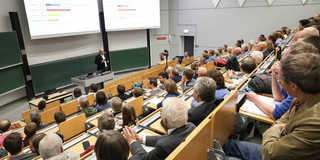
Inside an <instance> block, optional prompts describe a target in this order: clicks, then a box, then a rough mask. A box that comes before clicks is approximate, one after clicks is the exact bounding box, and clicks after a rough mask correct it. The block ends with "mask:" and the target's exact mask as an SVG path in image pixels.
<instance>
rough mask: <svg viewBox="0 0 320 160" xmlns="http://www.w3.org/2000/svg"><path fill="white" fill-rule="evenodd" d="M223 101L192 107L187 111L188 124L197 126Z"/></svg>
mask: <svg viewBox="0 0 320 160" xmlns="http://www.w3.org/2000/svg"><path fill="white" fill-rule="evenodd" d="M221 101H223V99H220V100H217V99H216V100H213V101H209V102H204V103H203V104H201V105H200V106H197V107H193V108H191V109H189V111H188V122H191V123H193V124H194V125H196V126H198V125H199V124H200V123H201V122H202V121H203V120H204V119H205V118H206V117H207V116H208V115H209V114H210V113H211V112H212V111H213V110H214V109H215V108H216V107H217V106H218V105H219V104H220V103H221Z"/></svg>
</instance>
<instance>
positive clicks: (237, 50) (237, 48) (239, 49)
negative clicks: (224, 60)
mask: <svg viewBox="0 0 320 160" xmlns="http://www.w3.org/2000/svg"><path fill="white" fill-rule="evenodd" d="M240 52H241V48H240V47H236V48H235V49H234V51H233V54H234V55H237V54H239V53H240Z"/></svg>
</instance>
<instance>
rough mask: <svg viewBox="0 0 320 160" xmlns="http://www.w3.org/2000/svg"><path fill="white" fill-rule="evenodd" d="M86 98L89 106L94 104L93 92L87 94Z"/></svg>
mask: <svg viewBox="0 0 320 160" xmlns="http://www.w3.org/2000/svg"><path fill="white" fill-rule="evenodd" d="M87 98H88V100H89V106H93V105H94V100H95V96H94V94H88V95H87Z"/></svg>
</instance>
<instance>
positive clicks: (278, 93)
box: [246, 41, 319, 120]
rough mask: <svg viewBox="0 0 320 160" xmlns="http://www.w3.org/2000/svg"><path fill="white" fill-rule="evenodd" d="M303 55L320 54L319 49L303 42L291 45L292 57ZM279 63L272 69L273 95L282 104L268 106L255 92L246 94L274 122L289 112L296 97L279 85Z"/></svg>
mask: <svg viewBox="0 0 320 160" xmlns="http://www.w3.org/2000/svg"><path fill="white" fill-rule="evenodd" d="M301 53H317V54H318V53H319V51H318V49H317V48H316V47H314V46H313V45H312V44H310V43H306V42H303V41H299V42H295V43H292V44H291V45H290V55H297V54H301ZM279 69H280V66H279V62H276V63H274V65H273V66H272V69H271V77H272V95H273V98H274V100H275V101H281V103H280V104H276V105H275V106H273V105H268V104H266V103H264V102H263V101H262V100H261V99H259V97H258V95H257V94H256V93H254V92H250V93H246V95H247V97H248V99H249V100H250V101H252V102H253V103H254V104H255V105H257V106H258V107H259V108H260V109H261V111H262V112H264V113H265V114H266V115H268V116H269V117H270V118H272V119H274V120H278V119H279V118H280V117H281V116H282V115H283V114H284V113H286V112H287V110H289V108H290V105H291V101H292V100H293V99H294V97H292V96H290V95H288V94H287V92H286V90H285V89H284V88H283V87H282V86H281V85H280V84H279V82H278V80H279V77H278V76H279Z"/></svg>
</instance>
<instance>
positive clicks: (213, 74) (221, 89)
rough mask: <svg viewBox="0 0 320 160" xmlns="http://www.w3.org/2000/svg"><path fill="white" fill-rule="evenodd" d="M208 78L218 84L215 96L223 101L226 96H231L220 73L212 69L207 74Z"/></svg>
mask: <svg viewBox="0 0 320 160" xmlns="http://www.w3.org/2000/svg"><path fill="white" fill-rule="evenodd" d="M207 77H210V78H212V79H213V80H214V81H215V82H216V84H217V88H216V93H215V96H216V98H217V99H221V98H223V97H224V96H225V95H229V94H230V91H229V90H228V89H227V87H226V86H225V83H224V77H223V75H222V73H221V72H220V71H218V70H215V69H212V70H210V71H208V72H207Z"/></svg>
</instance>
